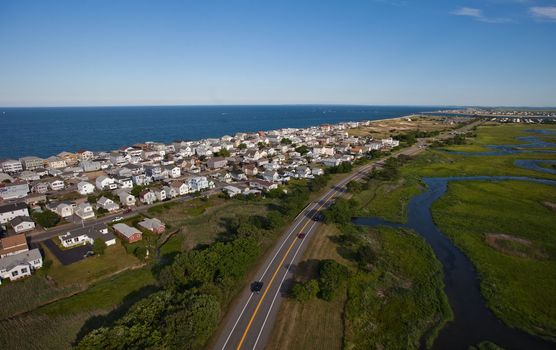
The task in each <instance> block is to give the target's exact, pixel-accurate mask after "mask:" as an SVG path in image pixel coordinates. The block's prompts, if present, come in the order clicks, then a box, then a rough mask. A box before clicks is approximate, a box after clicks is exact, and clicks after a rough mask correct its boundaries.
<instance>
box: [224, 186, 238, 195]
mask: <svg viewBox="0 0 556 350" xmlns="http://www.w3.org/2000/svg"><path fill="white" fill-rule="evenodd" d="M222 192H224V193H227V194H228V196H230V197H234V196H237V195H238V194H241V189H240V188H238V187H235V186H225V187H224V188H222Z"/></svg>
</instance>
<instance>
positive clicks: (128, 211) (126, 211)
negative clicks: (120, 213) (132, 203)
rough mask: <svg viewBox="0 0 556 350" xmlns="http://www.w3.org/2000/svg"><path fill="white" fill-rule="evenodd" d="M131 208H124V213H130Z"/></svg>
mask: <svg viewBox="0 0 556 350" xmlns="http://www.w3.org/2000/svg"><path fill="white" fill-rule="evenodd" d="M132 211H133V210H132V209H131V208H127V209H126V210H124V214H129V213H131V212H132Z"/></svg>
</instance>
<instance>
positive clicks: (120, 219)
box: [112, 216, 124, 222]
mask: <svg viewBox="0 0 556 350" xmlns="http://www.w3.org/2000/svg"><path fill="white" fill-rule="evenodd" d="M123 219H124V218H123V217H121V216H116V217H115V218H114V219H112V222H118V221H122V220H123Z"/></svg>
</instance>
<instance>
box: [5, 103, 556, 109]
mask: <svg viewBox="0 0 556 350" xmlns="http://www.w3.org/2000/svg"><path fill="white" fill-rule="evenodd" d="M263 106H276V107H287V106H345V107H349V106H354V107H441V108H447V107H449V108H534V109H543V108H544V109H556V106H531V105H529V106H528V105H513V106H512V105H456V104H446V105H442V104H359V103H268V104H265V103H252V104H249V103H247V104H244V103H240V104H233V103H224V104H137V105H134V104H115V105H44V106H22V105H20V106H0V108H11V109H15V108H119V107H121V108H125V107H263Z"/></svg>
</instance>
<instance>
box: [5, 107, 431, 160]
mask: <svg viewBox="0 0 556 350" xmlns="http://www.w3.org/2000/svg"><path fill="white" fill-rule="evenodd" d="M438 108H439V107H435V106H428V107H424V106H418V107H412V106H344V105H342V106H326V105H295V106H287V105H284V106H152V107H148V106H141V107H51V108H1V107H0V125H1V133H0V135H1V136H0V159H6V158H20V157H24V156H30V155H33V156H38V157H43V158H46V157H49V156H51V155H56V154H58V153H60V152H62V151H69V152H75V151H77V150H78V149H87V150H91V151H109V150H113V149H117V148H120V147H122V146H128V145H132V144H135V143H139V142H145V141H159V142H165V143H168V142H172V141H175V140H198V139H202V138H208V137H221V136H224V135H226V134H228V135H233V134H234V133H236V132H243V131H245V132H252V131H259V130H271V129H279V128H287V127H307V126H312V125H319V124H323V123H338V122H343V121H359V120H378V119H388V118H396V117H401V116H404V115H409V114H412V113H420V112H426V111H431V110H436V109H438Z"/></svg>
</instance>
